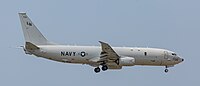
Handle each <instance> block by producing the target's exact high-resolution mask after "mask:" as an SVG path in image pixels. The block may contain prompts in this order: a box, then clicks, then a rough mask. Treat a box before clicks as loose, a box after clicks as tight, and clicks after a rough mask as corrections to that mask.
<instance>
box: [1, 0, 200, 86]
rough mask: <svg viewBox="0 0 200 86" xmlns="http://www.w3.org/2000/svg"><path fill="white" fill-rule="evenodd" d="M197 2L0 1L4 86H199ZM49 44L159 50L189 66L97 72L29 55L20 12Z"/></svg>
mask: <svg viewBox="0 0 200 86" xmlns="http://www.w3.org/2000/svg"><path fill="white" fill-rule="evenodd" d="M199 4H200V1H199V0H54V1H53V0H32V1H29V0H1V1H0V11H1V12H0V29H1V31H0V39H1V42H0V43H1V44H0V48H1V49H0V52H1V56H0V57H1V60H0V86H70V85H71V86H80V85H83V86H91V85H95V86H104V85H105V86H108V85H110V86H128V85H134V86H190V85H194V86H198V85H200V84H199V82H200V79H199V77H200V67H199V66H200V53H199V51H200V50H199V49H200V45H199V44H200V38H199V37H200V5H199ZM21 11H22V12H27V15H28V16H29V17H30V18H31V19H32V21H33V22H34V24H35V25H36V26H37V27H38V28H39V30H40V31H41V32H42V33H43V35H44V36H45V37H46V38H48V39H49V40H50V41H53V42H56V43H60V44H70V45H97V46H99V43H98V41H99V40H103V41H105V42H108V43H109V44H110V45H112V46H129V47H156V48H164V49H169V50H172V51H175V52H177V53H178V54H179V55H180V56H182V57H183V58H184V59H185V61H184V62H183V63H181V64H178V65H176V66H175V67H173V68H169V73H167V74H166V73H164V69H165V68H164V67H152V66H133V67H124V68H123V69H122V70H117V71H113V70H108V71H107V72H101V73H99V74H96V73H94V71H93V68H92V67H90V66H88V65H77V64H64V63H59V62H55V61H50V60H47V59H43V58H38V57H35V56H30V55H25V54H24V52H23V50H22V49H18V48H16V47H18V46H20V45H23V44H24V37H23V34H22V29H21V24H20V21H19V17H18V12H21Z"/></svg>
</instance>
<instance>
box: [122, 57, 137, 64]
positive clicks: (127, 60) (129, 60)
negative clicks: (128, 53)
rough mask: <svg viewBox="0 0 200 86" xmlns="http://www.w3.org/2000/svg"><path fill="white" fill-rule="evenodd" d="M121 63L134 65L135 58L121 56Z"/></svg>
mask: <svg viewBox="0 0 200 86" xmlns="http://www.w3.org/2000/svg"><path fill="white" fill-rule="evenodd" d="M119 65H121V66H134V65H135V59H134V58H133V57H121V58H119Z"/></svg>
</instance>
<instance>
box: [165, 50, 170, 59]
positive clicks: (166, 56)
mask: <svg viewBox="0 0 200 86" xmlns="http://www.w3.org/2000/svg"><path fill="white" fill-rule="evenodd" d="M168 58H169V57H168V52H167V51H164V60H167V59H168Z"/></svg>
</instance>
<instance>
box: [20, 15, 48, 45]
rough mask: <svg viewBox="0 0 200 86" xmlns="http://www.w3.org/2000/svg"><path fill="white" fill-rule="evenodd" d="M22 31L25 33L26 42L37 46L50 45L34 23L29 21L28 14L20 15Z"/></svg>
mask: <svg viewBox="0 0 200 86" xmlns="http://www.w3.org/2000/svg"><path fill="white" fill-rule="evenodd" d="M19 17H20V21H21V25H22V30H23V33H24V38H25V42H26V43H27V42H30V43H33V44H35V45H48V44H50V43H49V41H48V40H47V39H46V38H45V37H44V36H43V35H42V33H41V32H40V31H39V30H38V29H37V27H36V26H35V25H34V24H33V22H32V21H31V20H30V19H29V17H28V16H27V15H26V13H19Z"/></svg>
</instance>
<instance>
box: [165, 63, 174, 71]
mask: <svg viewBox="0 0 200 86" xmlns="http://www.w3.org/2000/svg"><path fill="white" fill-rule="evenodd" d="M169 67H174V65H166V66H165V73H167V72H169V70H168V69H167V68H169Z"/></svg>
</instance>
